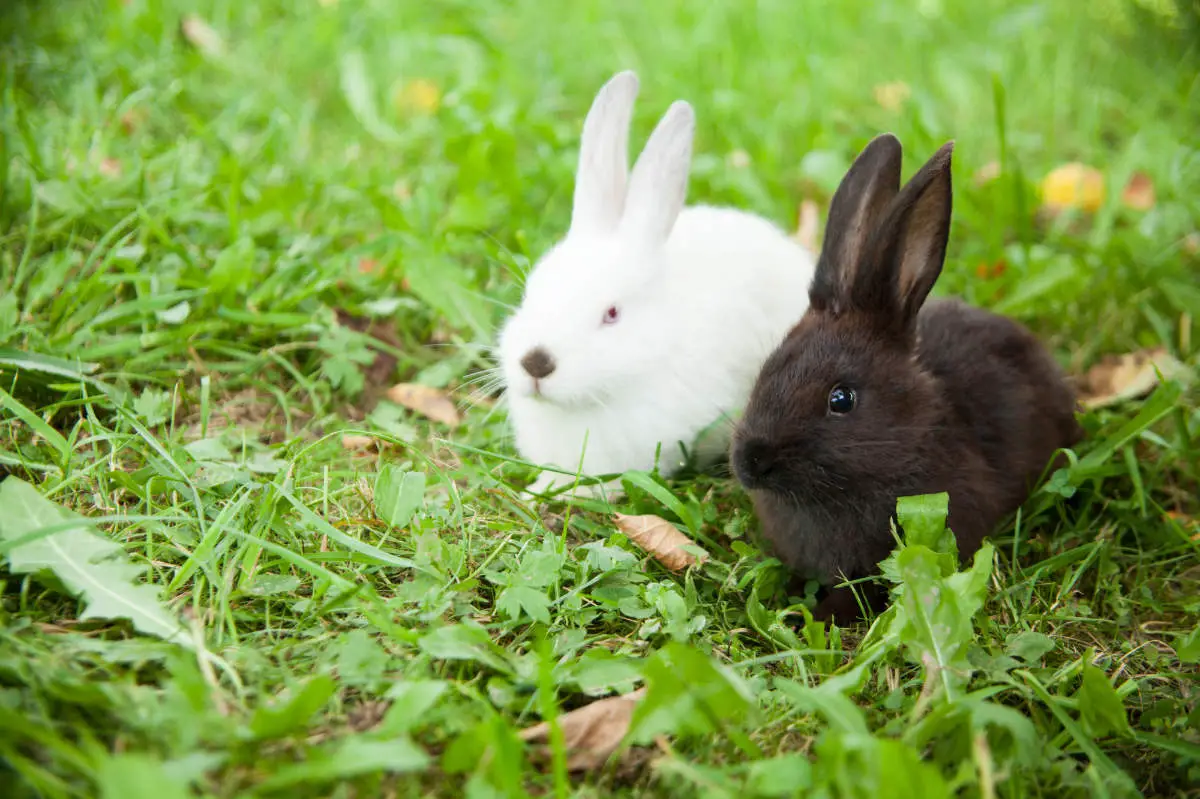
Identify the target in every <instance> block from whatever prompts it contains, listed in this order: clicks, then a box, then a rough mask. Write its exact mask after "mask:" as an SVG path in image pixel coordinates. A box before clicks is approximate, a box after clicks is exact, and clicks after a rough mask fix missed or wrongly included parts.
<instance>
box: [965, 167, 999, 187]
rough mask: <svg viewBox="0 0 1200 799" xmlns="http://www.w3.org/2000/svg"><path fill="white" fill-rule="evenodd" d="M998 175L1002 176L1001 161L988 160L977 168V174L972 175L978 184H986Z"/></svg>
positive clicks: (972, 178) (973, 180)
mask: <svg viewBox="0 0 1200 799" xmlns="http://www.w3.org/2000/svg"><path fill="white" fill-rule="evenodd" d="M998 177H1000V162H999V161H988V162H987V163H986V164H984V165H983V166H981V167H979V169H976V170H975V174H974V175H972V176H971V180H972V182H973V183H974V184H975V185H976V186H986V185H987V184H989V183H991V182H992V181H993V180H995V179H996V178H998Z"/></svg>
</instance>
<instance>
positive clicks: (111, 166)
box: [99, 158, 121, 178]
mask: <svg viewBox="0 0 1200 799" xmlns="http://www.w3.org/2000/svg"><path fill="white" fill-rule="evenodd" d="M99 170H100V174H101V175H104V177H106V178H119V177H121V162H120V161H118V160H117V159H115V158H105V159H103V160H102V161H101V162H100V166H99Z"/></svg>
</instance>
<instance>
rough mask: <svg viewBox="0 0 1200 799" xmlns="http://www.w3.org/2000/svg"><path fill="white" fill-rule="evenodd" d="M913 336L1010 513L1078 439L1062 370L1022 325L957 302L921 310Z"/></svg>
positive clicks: (935, 303)
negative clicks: (1063, 449)
mask: <svg viewBox="0 0 1200 799" xmlns="http://www.w3.org/2000/svg"><path fill="white" fill-rule="evenodd" d="M917 331H918V342H917V358H918V360H919V361H920V363H921V365H922V366H923V367H924V368H925V369H926V370H928V371H929V372H930V373H931V374H933V375H934V377H936V378H937V379H938V381H939V382H940V383H941V385H942V387H943V390H944V397H945V400H946V402H947V403H948V406H949V407H948V408H947V410H948V411H949V412H950V413H952V414H953V416H954V424H955V426H957V427H959V429H961V430H962V431H963V434H964V435H966V436H968V437H969V438H970V440H971V442H972V444H974V446H973V447H972V448H973V449H975V450H976V451H977V452H978V453H979V454H980V455H981V456H982V457H983V460H984V461H985V462H986V463H987V465H988V466H989V467H990V469H991V470H992V471H993V473H994V474H995V475H996V479H997V483H998V485H996V486H995V487H996V488H997V489H1000V490H999V491H997V493H998V494H999V495H1000V496H999V497H998V499H1000V502H999V503H998V504H999V505H1000V506H1001V508H1002V512H1003V513H1007V512H1010V511H1012V510H1015V509H1016V508H1017V506H1019V505H1020V504H1021V502H1022V501H1023V500H1024V498H1025V497H1026V496H1027V492H1028V491H1029V489H1030V488H1031V486H1032V483H1033V482H1034V481H1036V480H1037V478H1038V477H1039V476H1040V475H1041V473H1042V471H1043V470H1044V469H1045V467H1046V465H1047V464H1048V463H1049V461H1050V457H1051V455H1053V453H1054V451H1055V450H1056V449H1059V448H1060V447H1069V446H1071V445H1072V444H1074V443H1075V442H1076V441H1078V440H1079V437H1080V429H1079V425H1078V423H1077V422H1076V420H1075V398H1074V396H1073V394H1072V392H1071V388H1070V386H1069V385H1068V383H1067V382H1066V380H1065V379H1064V377H1063V374H1062V371H1061V370H1060V369H1059V367H1058V364H1056V363H1055V362H1054V359H1053V358H1052V357H1051V356H1050V354H1049V353H1048V352H1047V351H1046V349H1045V348H1044V347H1043V346H1042V345H1041V343H1040V342H1039V341H1038V340H1037V338H1035V337H1034V335H1033V334H1032V333H1031V332H1029V330H1027V329H1026V328H1024V327H1023V326H1022V325H1020V324H1019V323H1017V322H1015V321H1013V320H1012V319H1008V318H1007V317H1003V316H999V315H997V314H994V313H991V312H989V311H985V310H982V309H980V308H975V307H972V306H970V305H967V304H966V303H963V302H961V301H959V300H948V299H947V300H937V301H931V302H929V303H928V304H926V306H925V308H923V309H922V311H921V313H920V315H919V317H918V327H917Z"/></svg>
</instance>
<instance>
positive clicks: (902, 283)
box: [852, 142, 954, 330]
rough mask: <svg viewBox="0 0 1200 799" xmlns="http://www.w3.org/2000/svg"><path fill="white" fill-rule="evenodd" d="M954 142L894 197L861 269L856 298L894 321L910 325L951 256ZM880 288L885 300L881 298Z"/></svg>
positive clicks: (901, 326) (859, 303)
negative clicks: (947, 247) (948, 255)
mask: <svg viewBox="0 0 1200 799" xmlns="http://www.w3.org/2000/svg"><path fill="white" fill-rule="evenodd" d="M953 152H954V142H947V143H946V144H944V145H942V147H941V149H939V150H938V151H937V152H936V153H934V155H933V157H932V158H930V159H929V161H928V162H927V163H926V164H925V166H923V167H921V169H920V171H918V172H917V174H915V175H913V178H912V180H910V181H909V182H908V183H907V184H906V185H905V186H904V188H903V189H901V190H900V193H899V194H897V195H896V198H895V200H893V201H892V205H891V207H890V208H889V209H888V212H887V216H886V217H885V218H884V219H883V221H882V222H880V223H879V226H878V228H877V229H876V230H875V233H874V235H873V237H872V240H871V243H870V246H869V247H868V253H867V255H866V257H865V259H864V261H863V263H864V264H865V265H866V266H865V267H864V268H863V269H860V270H859V272H858V274H857V275H856V277H857V280H856V281H855V285H854V289H853V292H852V302H853V304H854V305H855V306H857V307H862V308H871V309H873V310H878V311H880V312H881V313H883V314H885V315H886V316H887V319H888V326H889V327H898V328H899V329H901V330H911V329H912V326H913V324H914V323H915V322H916V317H917V312H918V311H920V310H921V306H922V305H923V304H924V303H925V299H926V298H927V297H928V296H929V292H930V290H931V289H933V284H934V283H935V282H936V281H937V279H938V275H940V274H941V273H942V264H943V263H944V262H945V259H946V242H947V241H948V240H949V238H950V215H951V209H952V197H951V186H950V159H951V155H952V154H953ZM881 291H886V300H885V301H884V302H883V303H881V302H880V300H881V299H883V298H882V297H881Z"/></svg>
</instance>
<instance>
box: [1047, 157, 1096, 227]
mask: <svg viewBox="0 0 1200 799" xmlns="http://www.w3.org/2000/svg"><path fill="white" fill-rule="evenodd" d="M1041 188H1042V209H1043V210H1045V211H1048V212H1049V213H1051V214H1056V213H1060V212H1062V211H1066V210H1067V209H1071V208H1077V209H1080V210H1083V211H1087V212H1088V213H1095V212H1096V211H1098V210H1100V206H1101V205H1103V204H1104V175H1103V174H1102V173H1101V172H1100V170H1098V169H1096V168H1095V167H1091V166H1088V165H1087V164H1081V163H1078V162H1072V163H1069V164H1063V165H1062V166H1060V167H1058V168H1057V169H1053V170H1051V171H1050V173H1049V174H1048V175H1046V177H1044V178H1043V179H1042V186H1041Z"/></svg>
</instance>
